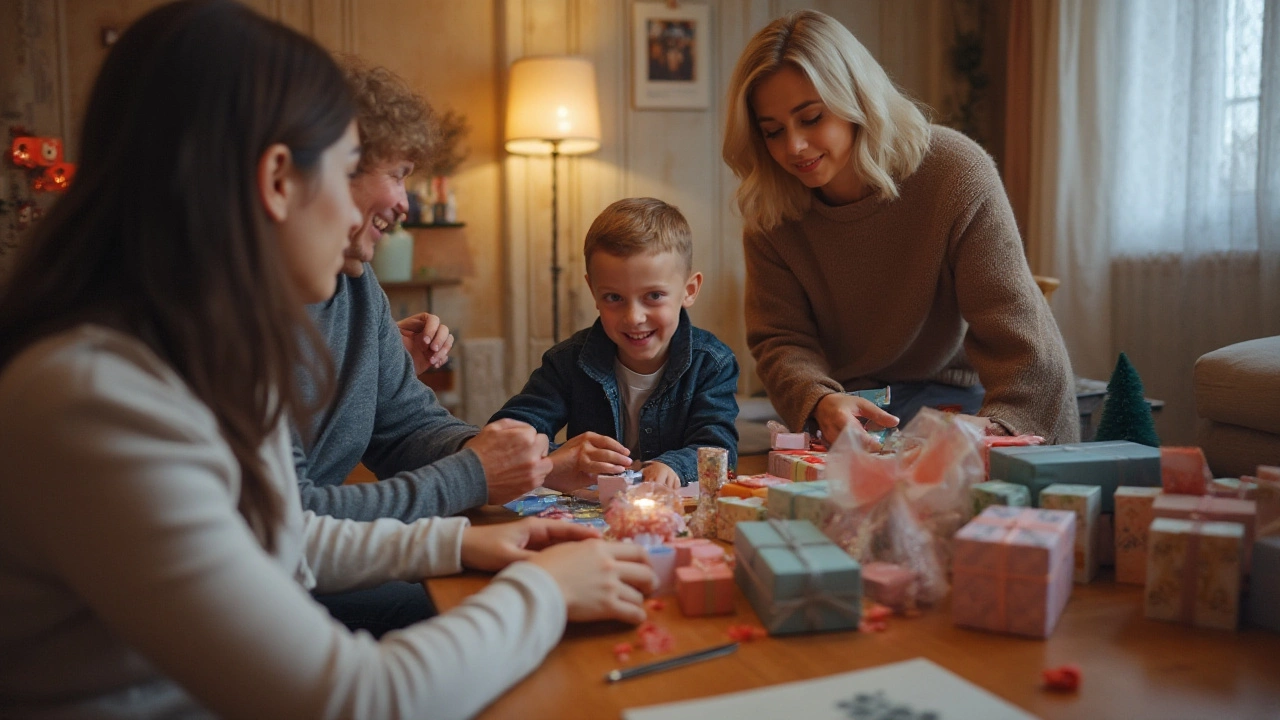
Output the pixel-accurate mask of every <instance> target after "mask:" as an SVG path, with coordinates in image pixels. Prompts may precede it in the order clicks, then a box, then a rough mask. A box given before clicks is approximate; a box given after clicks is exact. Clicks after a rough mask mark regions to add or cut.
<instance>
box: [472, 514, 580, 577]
mask: <svg viewBox="0 0 1280 720" xmlns="http://www.w3.org/2000/svg"><path fill="white" fill-rule="evenodd" d="M598 537H600V531H599V530H597V529H595V528H592V527H587V526H586V525H578V524H576V523H571V522H564V521H562V520H546V519H543V518H525V519H523V520H518V521H516V522H510V523H498V524H495V525H473V526H471V527H468V528H467V529H466V530H464V531H463V532H462V564H463V566H464V567H469V568H472V569H475V570H487V571H489V572H497V571H499V570H501V569H502V568H504V567H506V566H508V565H510V564H511V563H513V562H516V561H517V560H528V559H529V558H531V557H533V556H534V554H535V552H536V551H538V550H542V549H543V548H547V547H551V546H552V545H555V544H557V543H562V542H570V541H574V540H590V539H592V538H598Z"/></svg>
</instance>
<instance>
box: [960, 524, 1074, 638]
mask: <svg viewBox="0 0 1280 720" xmlns="http://www.w3.org/2000/svg"><path fill="white" fill-rule="evenodd" d="M993 511H994V512H993ZM1075 531H1076V516H1075V513H1073V512H1070V511H1066V510H1032V509H1029V508H1009V507H1002V506H992V507H989V508H987V509H986V510H983V511H982V514H981V515H979V516H978V517H977V518H974V520H973V522H970V523H969V524H968V525H965V526H964V527H963V528H961V529H960V532H958V533H956V536H955V539H954V541H953V544H952V550H953V555H952V573H953V575H952V577H953V580H952V583H953V589H952V598H951V616H952V620H953V621H954V622H955V623H956V624H957V625H963V626H966V627H972V628H978V629H981V630H992V631H996V632H1007V633H1013V634H1016V635H1027V636H1031V637H1048V636H1049V634H1050V633H1052V632H1053V628H1054V626H1056V625H1057V624H1058V618H1059V617H1060V616H1061V615H1062V610H1063V608H1064V607H1066V604H1067V599H1068V598H1069V597H1070V596H1071V586H1072V582H1071V576H1072V571H1073V568H1074V553H1073V551H1072V548H1073V546H1074V544H1075Z"/></svg>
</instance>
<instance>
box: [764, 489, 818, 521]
mask: <svg viewBox="0 0 1280 720" xmlns="http://www.w3.org/2000/svg"><path fill="white" fill-rule="evenodd" d="M829 497H831V489H830V487H829V486H828V485H827V481H826V480H819V481H817V482H805V483H793V484H790V485H777V486H774V487H771V488H769V495H768V497H767V502H766V507H767V508H768V510H769V517H773V518H778V519H781V520H808V521H809V522H811V523H813V524H814V525H818V524H820V522H821V520H822V505H823V503H824V502H825V501H826V500H827V498H829Z"/></svg>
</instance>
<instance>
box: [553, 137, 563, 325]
mask: <svg viewBox="0 0 1280 720" xmlns="http://www.w3.org/2000/svg"><path fill="white" fill-rule="evenodd" d="M559 160H560V141H559V140H553V141H552V142H551V339H552V341H553V342H554V343H556V344H559V343H560V271H561V270H562V268H561V267H560V187H559V177H558V176H557V173H556V166H557V165H559V164H560V163H559Z"/></svg>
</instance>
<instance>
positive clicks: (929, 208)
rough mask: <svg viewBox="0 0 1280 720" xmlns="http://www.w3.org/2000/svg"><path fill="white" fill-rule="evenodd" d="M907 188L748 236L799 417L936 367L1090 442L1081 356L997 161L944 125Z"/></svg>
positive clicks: (1023, 416) (772, 366)
mask: <svg viewBox="0 0 1280 720" xmlns="http://www.w3.org/2000/svg"><path fill="white" fill-rule="evenodd" d="M899 191H900V193H901V195H900V197H899V198H898V199H897V200H893V201H885V200H881V199H880V198H879V197H876V196H871V197H868V198H865V199H863V200H859V201H857V202H855V203H851V204H849V205H843V206H840V207H831V206H829V205H826V204H824V203H823V202H822V201H821V200H819V199H818V198H817V197H815V198H814V201H813V207H812V209H810V210H809V212H808V213H807V214H806V215H805V216H804V217H803V218H802V219H800V220H799V221H792V222H786V223H783V224H782V225H780V226H778V227H775V228H774V229H773V230H771V231H769V232H767V233H762V234H751V233H748V234H747V236H746V237H745V239H744V243H745V246H746V248H745V249H746V261H747V290H746V319H747V342H748V343H749V344H750V346H751V352H752V354H753V355H754V356H755V358H756V362H757V371H758V372H759V374H760V378H761V379H762V380H763V381H764V384H765V388H766V389H767V390H768V392H769V397H770V399H771V400H772V401H773V404H774V407H776V408H777V409H778V412H779V413H780V414H781V415H782V417H783V418H784V419H785V420H786V422H787V424H788V425H791V426H792V427H799V426H800V425H802V424H803V423H804V422H805V420H806V419H807V418H809V416H810V415H811V414H812V413H813V410H814V407H815V406H816V405H817V404H818V401H819V400H820V399H822V397H823V396H825V395H827V394H829V393H833V392H838V391H841V390H843V389H865V388H869V387H875V386H880V385H884V384H887V383H893V382H905V381H915V380H933V381H937V382H942V383H948V384H954V385H959V386H966V387H967V386H970V385H973V384H974V383H975V382H978V381H979V380H980V381H981V382H982V384H983V386H984V387H985V388H986V399H985V401H984V403H983V406H982V410H981V412H980V414H981V415H983V416H986V417H990V418H992V419H994V420H996V421H998V422H999V423H1000V424H1002V425H1004V426H1005V428H1006V429H1008V430H1009V431H1010V432H1012V433H1035V434H1039V435H1043V436H1044V437H1045V439H1046V441H1047V442H1050V443H1062V442H1075V441H1076V440H1078V439H1079V413H1078V410H1077V408H1076V399H1075V392H1074V384H1073V380H1072V372H1071V363H1070V361H1069V360H1068V358H1067V351H1066V347H1065V346H1064V345H1063V342H1062V335H1061V334H1060V333H1059V332H1058V326H1057V324H1056V323H1055V322H1054V320H1053V315H1052V314H1051V313H1050V311H1049V306H1048V304H1047V303H1046V302H1045V301H1044V298H1043V296H1042V295H1041V294H1040V291H1039V289H1038V288H1037V287H1036V283H1035V280H1034V279H1033V278H1032V276H1031V271H1030V269H1029V268H1028V267H1027V262H1026V259H1025V257H1024V255H1023V250H1022V244H1021V242H1020V240H1019V236H1018V229H1017V227H1016V225H1015V224H1014V219H1013V212H1012V210H1011V209H1010V207H1009V201H1008V198H1006V196H1005V193H1004V188H1003V186H1002V185H1001V183H1000V176H999V174H998V173H997V172H996V169H995V165H994V164H993V163H992V161H991V158H990V157H989V156H988V155H987V154H986V153H985V152H984V151H983V150H982V149H981V148H980V147H979V146H978V145H977V144H976V143H974V142H973V141H972V140H969V139H968V138H966V137H964V136H963V135H961V134H960V133H957V132H955V131H953V130H949V129H946V128H942V127H936V126H935V127H934V128H933V139H932V142H931V144H930V147H929V152H928V154H927V155H926V156H925V159H924V161H923V162H922V163H921V165H920V167H919V168H918V169H917V170H916V172H915V173H913V174H912V175H911V176H910V177H908V178H906V179H905V180H902V181H901V182H900V183H899Z"/></svg>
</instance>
